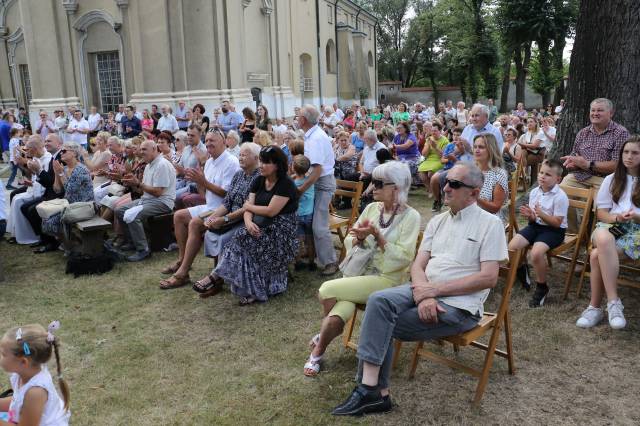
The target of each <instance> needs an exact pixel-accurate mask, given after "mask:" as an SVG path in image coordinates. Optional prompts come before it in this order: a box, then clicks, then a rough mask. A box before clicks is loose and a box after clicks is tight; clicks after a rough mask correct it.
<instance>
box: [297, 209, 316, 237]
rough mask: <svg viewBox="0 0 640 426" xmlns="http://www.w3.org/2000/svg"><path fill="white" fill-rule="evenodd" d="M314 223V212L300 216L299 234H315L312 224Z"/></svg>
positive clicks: (300, 235) (301, 235) (302, 235)
mask: <svg viewBox="0 0 640 426" xmlns="http://www.w3.org/2000/svg"><path fill="white" fill-rule="evenodd" d="M312 223H313V213H312V214H306V215H304V216H298V230H297V232H296V233H297V234H298V236H299V237H305V236H307V235H313V228H312V227H311V224H312Z"/></svg>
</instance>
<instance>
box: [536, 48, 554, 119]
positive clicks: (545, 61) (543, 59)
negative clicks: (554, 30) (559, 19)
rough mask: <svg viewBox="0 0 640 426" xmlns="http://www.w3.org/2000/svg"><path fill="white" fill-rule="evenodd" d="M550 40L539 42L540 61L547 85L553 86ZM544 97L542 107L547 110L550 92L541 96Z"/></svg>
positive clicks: (541, 71) (546, 91)
mask: <svg viewBox="0 0 640 426" xmlns="http://www.w3.org/2000/svg"><path fill="white" fill-rule="evenodd" d="M549 45H550V42H549V40H539V41H538V61H539V62H540V73H541V74H542V76H543V78H544V81H545V85H546V84H549V86H550V85H551V64H550V61H551V58H550V57H549ZM540 96H542V107H543V108H546V107H547V105H549V100H550V96H549V91H548V90H545V91H544V92H543V93H541V94H540Z"/></svg>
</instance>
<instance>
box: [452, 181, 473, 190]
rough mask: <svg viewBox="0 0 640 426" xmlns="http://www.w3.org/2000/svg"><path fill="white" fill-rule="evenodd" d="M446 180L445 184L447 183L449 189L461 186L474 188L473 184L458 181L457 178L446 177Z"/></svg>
mask: <svg viewBox="0 0 640 426" xmlns="http://www.w3.org/2000/svg"><path fill="white" fill-rule="evenodd" d="M446 182H447V185H449V188H451V189H460V188H462V187H465V188H470V189H475V186H471V185H467V184H466V183H464V182H460V181H459V180H455V179H447V180H446Z"/></svg>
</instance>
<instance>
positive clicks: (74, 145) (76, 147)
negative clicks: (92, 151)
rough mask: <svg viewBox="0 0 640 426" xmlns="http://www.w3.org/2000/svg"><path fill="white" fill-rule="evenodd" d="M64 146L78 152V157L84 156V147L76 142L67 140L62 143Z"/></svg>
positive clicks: (75, 152)
mask: <svg viewBox="0 0 640 426" xmlns="http://www.w3.org/2000/svg"><path fill="white" fill-rule="evenodd" d="M62 148H63V149H66V150H68V151H73V153H74V154H76V158H80V157H81V156H82V148H81V147H80V145H79V144H78V143H76V142H65V143H64V144H62Z"/></svg>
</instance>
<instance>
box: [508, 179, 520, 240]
mask: <svg viewBox="0 0 640 426" xmlns="http://www.w3.org/2000/svg"><path fill="white" fill-rule="evenodd" d="M517 198H518V174H517V171H515V172H513V173H512V174H511V182H509V223H508V224H507V226H506V228H505V231H506V233H507V241H511V239H512V238H513V236H514V235H515V234H517V233H518V231H520V226H519V225H518V217H517V216H516V202H517Z"/></svg>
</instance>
